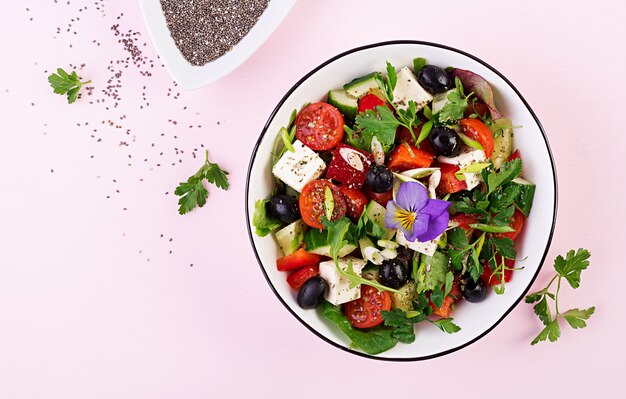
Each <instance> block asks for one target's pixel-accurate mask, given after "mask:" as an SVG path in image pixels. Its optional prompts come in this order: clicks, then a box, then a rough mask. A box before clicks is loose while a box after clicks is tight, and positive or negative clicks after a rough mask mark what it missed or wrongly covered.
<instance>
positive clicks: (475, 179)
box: [437, 145, 487, 190]
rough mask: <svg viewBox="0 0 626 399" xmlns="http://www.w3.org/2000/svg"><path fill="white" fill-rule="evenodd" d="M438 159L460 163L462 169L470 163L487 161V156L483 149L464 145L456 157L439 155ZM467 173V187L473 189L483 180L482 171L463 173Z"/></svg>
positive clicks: (450, 162)
mask: <svg viewBox="0 0 626 399" xmlns="http://www.w3.org/2000/svg"><path fill="white" fill-rule="evenodd" d="M437 161H439V162H441V163H447V164H451V165H458V167H459V168H460V169H465V168H467V167H468V166H470V165H473V164H475V163H478V162H487V156H486V155H485V152H484V151H482V150H477V149H475V148H472V147H469V146H466V145H464V146H462V147H461V153H460V154H459V155H457V156H456V157H452V158H448V157H444V156H439V157H437ZM463 175H465V183H466V184H467V189H468V190H471V189H473V188H474V187H476V186H478V185H479V184H480V182H482V181H483V179H482V177H481V176H480V173H463Z"/></svg>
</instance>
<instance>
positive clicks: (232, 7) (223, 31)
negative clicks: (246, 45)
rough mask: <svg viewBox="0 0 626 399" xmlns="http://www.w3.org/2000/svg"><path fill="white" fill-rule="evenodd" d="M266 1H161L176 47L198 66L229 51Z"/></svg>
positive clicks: (249, 26) (256, 18) (254, 22)
mask: <svg viewBox="0 0 626 399" xmlns="http://www.w3.org/2000/svg"><path fill="white" fill-rule="evenodd" d="M268 3H269V0H161V8H162V9H163V14H164V15H165V20H166V21H167V26H168V28H169V29H170V33H171V35H172V38H173V39H174V42H175V43H176V46H177V47H178V49H179V50H180V51H181V53H182V54H183V56H184V57H185V59H186V60H187V61H189V62H190V63H191V64H192V65H197V66H201V65H204V64H206V63H208V62H211V61H214V60H216V59H217V58H219V57H221V56H222V55H224V54H226V53H227V52H228V51H230V50H231V49H232V48H233V47H234V46H235V45H236V44H237V43H239V42H240V41H241V39H243V37H244V36H245V35H247V34H248V32H249V31H250V29H252V27H253V26H254V24H256V22H257V21H258V19H259V17H260V16H261V14H263V11H265V9H266V8H267V5H268Z"/></svg>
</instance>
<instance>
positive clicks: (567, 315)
mask: <svg viewBox="0 0 626 399" xmlns="http://www.w3.org/2000/svg"><path fill="white" fill-rule="evenodd" d="M590 256H591V254H590V253H589V251H588V250H586V249H583V248H579V249H578V250H577V251H574V250H570V251H569V252H568V253H567V255H566V256H565V258H564V257H563V256H561V255H559V256H557V257H556V259H555V260H554V269H555V270H556V274H555V275H554V277H552V279H551V280H550V282H549V283H548V286H547V287H546V288H544V289H542V290H540V291H537V292H535V293H533V294H530V295H528V296H526V303H536V304H535V306H534V308H533V309H534V311H535V314H536V315H537V317H539V320H541V322H542V323H543V324H544V326H545V327H544V329H543V330H541V332H540V333H539V335H537V337H535V339H533V340H532V342H531V343H530V344H531V345H536V344H537V343H539V342H541V341H546V340H550V342H555V341H556V340H558V339H559V337H560V336H561V327H560V326H559V318H562V319H565V321H566V322H567V323H568V324H569V325H570V326H571V327H572V328H574V329H579V328H585V327H586V326H587V323H586V322H585V320H588V319H589V318H590V317H591V315H593V314H594V312H595V311H596V308H595V306H592V307H590V308H587V309H578V308H573V309H570V310H567V311H565V312H561V311H560V310H559V292H560V291H561V282H562V280H563V279H565V281H567V282H568V283H569V285H570V286H571V287H572V288H574V289H576V288H578V287H579V286H580V274H581V272H582V271H583V270H585V269H587V267H588V266H589V257H590ZM555 281H556V282H557V288H556V292H550V291H549V290H550V287H551V286H552V283H554V282H555ZM548 299H551V300H552V301H553V302H554V316H552V312H551V311H550V307H549V306H548Z"/></svg>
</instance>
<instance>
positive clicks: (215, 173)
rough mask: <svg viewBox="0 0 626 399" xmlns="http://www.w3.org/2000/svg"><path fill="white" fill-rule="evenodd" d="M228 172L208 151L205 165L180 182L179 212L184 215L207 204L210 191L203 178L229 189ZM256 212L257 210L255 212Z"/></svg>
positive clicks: (177, 192)
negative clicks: (210, 156)
mask: <svg viewBox="0 0 626 399" xmlns="http://www.w3.org/2000/svg"><path fill="white" fill-rule="evenodd" d="M227 175H228V172H226V171H224V170H222V169H221V168H220V167H219V165H218V164H216V163H212V162H210V161H209V151H208V150H207V151H206V158H205V161H204V165H202V167H201V168H200V169H199V170H198V171H197V172H196V173H195V174H194V175H192V176H191V177H189V179H187V181H186V182H181V183H179V185H178V187H176V190H175V191H174V194H175V195H177V196H179V197H181V198H180V199H179V200H178V205H179V208H178V213H180V214H181V215H184V214H185V213H187V212H190V211H191V210H192V209H194V208H195V207H196V206H198V207H200V208H202V207H203V206H204V204H206V200H207V197H208V196H209V192H208V191H207V189H206V187H204V184H203V182H202V181H203V179H206V181H207V182H209V183H211V184H215V185H216V186H217V187H219V188H221V189H222V190H228V186H229V184H228V177H227ZM255 213H256V212H255Z"/></svg>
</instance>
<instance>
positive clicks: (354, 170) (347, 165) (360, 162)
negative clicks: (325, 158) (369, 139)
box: [326, 143, 374, 188]
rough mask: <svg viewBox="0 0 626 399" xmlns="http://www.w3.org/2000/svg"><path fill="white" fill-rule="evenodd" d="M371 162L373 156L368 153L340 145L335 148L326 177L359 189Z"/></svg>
mask: <svg viewBox="0 0 626 399" xmlns="http://www.w3.org/2000/svg"><path fill="white" fill-rule="evenodd" d="M373 161H374V160H373V156H372V154H370V153H369V152H365V151H361V150H358V149H356V148H354V147H351V146H349V145H347V144H343V143H340V144H339V145H337V147H335V151H334V153H333V159H332V161H330V165H329V166H328V171H327V172H326V177H328V178H329V179H333V180H336V181H338V182H341V183H344V184H346V185H348V186H350V187H354V188H361V187H363V183H364V182H365V175H366V174H367V170H368V169H369V168H370V165H371V164H372V162H373Z"/></svg>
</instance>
